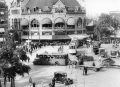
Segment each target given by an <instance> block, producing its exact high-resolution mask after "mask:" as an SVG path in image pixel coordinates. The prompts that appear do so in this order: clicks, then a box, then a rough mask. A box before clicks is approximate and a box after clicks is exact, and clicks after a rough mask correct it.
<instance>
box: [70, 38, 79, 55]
mask: <svg viewBox="0 0 120 87" xmlns="http://www.w3.org/2000/svg"><path fill="white" fill-rule="evenodd" d="M78 46H79V41H78V39H77V38H74V39H72V40H71V42H70V44H69V54H76V52H77V47H78Z"/></svg>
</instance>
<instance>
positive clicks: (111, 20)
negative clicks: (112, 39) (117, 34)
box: [96, 14, 120, 38]
mask: <svg viewBox="0 0 120 87" xmlns="http://www.w3.org/2000/svg"><path fill="white" fill-rule="evenodd" d="M119 24H120V23H119V20H118V19H117V18H116V17H112V16H111V15H109V14H101V16H100V17H99V20H98V22H97V24H96V29H98V31H99V32H100V34H101V38H102V37H104V36H105V37H109V36H110V35H111V34H113V33H114V31H115V30H117V29H118V25H119Z"/></svg>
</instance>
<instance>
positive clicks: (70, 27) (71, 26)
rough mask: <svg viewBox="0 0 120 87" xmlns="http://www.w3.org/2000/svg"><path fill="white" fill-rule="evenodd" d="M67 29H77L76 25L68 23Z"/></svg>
mask: <svg viewBox="0 0 120 87" xmlns="http://www.w3.org/2000/svg"><path fill="white" fill-rule="evenodd" d="M67 29H75V25H67Z"/></svg>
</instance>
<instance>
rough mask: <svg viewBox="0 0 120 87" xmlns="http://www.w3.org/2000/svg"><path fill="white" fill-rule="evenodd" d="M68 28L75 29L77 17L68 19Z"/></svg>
mask: <svg viewBox="0 0 120 87" xmlns="http://www.w3.org/2000/svg"><path fill="white" fill-rule="evenodd" d="M67 29H75V19H74V18H72V17H71V18H68V20H67Z"/></svg>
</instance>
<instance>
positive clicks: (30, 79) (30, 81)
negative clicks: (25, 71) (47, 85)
mask: <svg viewBox="0 0 120 87" xmlns="http://www.w3.org/2000/svg"><path fill="white" fill-rule="evenodd" d="M29 83H30V86H31V85H32V78H31V77H30V78H29Z"/></svg>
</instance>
